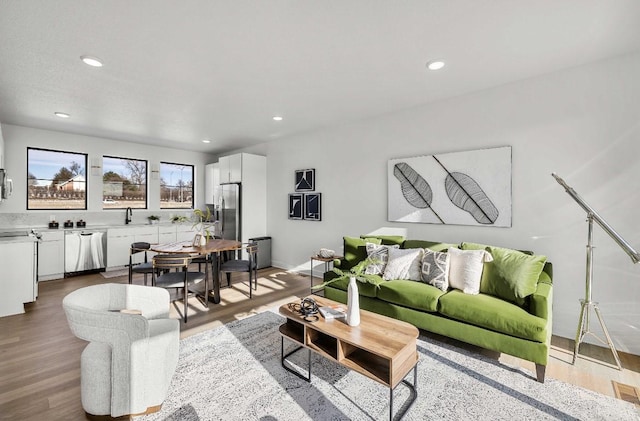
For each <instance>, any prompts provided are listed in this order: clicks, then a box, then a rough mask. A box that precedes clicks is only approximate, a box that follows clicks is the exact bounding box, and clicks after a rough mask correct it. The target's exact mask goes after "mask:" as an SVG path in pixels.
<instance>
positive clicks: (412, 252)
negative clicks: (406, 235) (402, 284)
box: [382, 249, 422, 281]
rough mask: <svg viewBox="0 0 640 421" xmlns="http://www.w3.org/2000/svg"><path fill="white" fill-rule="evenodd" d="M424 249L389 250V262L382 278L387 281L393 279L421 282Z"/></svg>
mask: <svg viewBox="0 0 640 421" xmlns="http://www.w3.org/2000/svg"><path fill="white" fill-rule="evenodd" d="M421 260H422V249H389V260H388V261H387V267H385V269H384V274H383V275H382V278H383V279H384V280H385V281H390V280H393V279H410V280H412V281H419V280H420V279H421V274H420V262H421Z"/></svg>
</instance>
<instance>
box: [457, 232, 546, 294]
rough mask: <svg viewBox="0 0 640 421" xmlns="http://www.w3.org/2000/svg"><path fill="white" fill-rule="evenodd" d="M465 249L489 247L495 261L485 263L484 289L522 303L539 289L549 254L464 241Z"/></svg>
mask: <svg viewBox="0 0 640 421" xmlns="http://www.w3.org/2000/svg"><path fill="white" fill-rule="evenodd" d="M462 248H463V249H464V250H487V251H488V252H489V253H491V256H492V257H493V261H492V262H490V263H486V264H485V265H484V271H483V273H482V280H481V282H480V292H482V293H484V294H490V295H494V296H496V297H499V298H502V299H504V300H507V301H511V302H512V303H516V304H518V305H519V306H523V305H524V304H525V298H526V297H528V296H530V295H531V294H533V293H534V292H535V291H536V285H537V283H538V279H539V278H540V274H541V272H542V269H543V268H544V264H545V262H546V261H547V258H546V256H539V255H534V254H533V253H531V252H526V251H518V250H512V249H508V248H503V247H494V246H488V245H485V244H478V243H462Z"/></svg>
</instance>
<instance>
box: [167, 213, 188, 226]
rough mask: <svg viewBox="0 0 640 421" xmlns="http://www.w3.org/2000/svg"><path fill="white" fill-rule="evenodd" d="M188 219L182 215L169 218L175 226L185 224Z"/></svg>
mask: <svg viewBox="0 0 640 421" xmlns="http://www.w3.org/2000/svg"><path fill="white" fill-rule="evenodd" d="M188 220H189V218H187V217H186V216H183V215H174V216H172V217H171V222H172V223H174V224H176V223H178V224H179V223H181V222H186V221H188Z"/></svg>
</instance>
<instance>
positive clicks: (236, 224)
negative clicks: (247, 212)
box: [218, 184, 242, 241]
mask: <svg viewBox="0 0 640 421" xmlns="http://www.w3.org/2000/svg"><path fill="white" fill-rule="evenodd" d="M240 187H241V186H240V184H222V185H220V204H219V208H218V218H219V222H218V226H219V228H220V236H221V237H222V238H224V239H225V240H236V241H242V224H241V222H242V218H241V217H240V215H241V213H240V211H241V208H240V207H241V205H242V200H241V188H240Z"/></svg>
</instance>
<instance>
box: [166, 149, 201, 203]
mask: <svg viewBox="0 0 640 421" xmlns="http://www.w3.org/2000/svg"><path fill="white" fill-rule="evenodd" d="M163 165H174V166H182V167H185V168H189V167H190V168H191V189H190V190H191V206H190V207H188V208H186V207H164V206H163V200H162V188H163V185H162V166H163ZM195 171H196V166H195V165H193V164H183V163H178V162H167V161H160V177H159V178H160V186H159V187H160V209H161V210H185V209H190V210H193V209H195ZM180 181H182V178H181V179H180ZM171 187H178V186H173V185H171ZM183 196H184V192H183ZM187 197H189V196H187Z"/></svg>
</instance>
